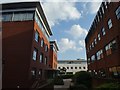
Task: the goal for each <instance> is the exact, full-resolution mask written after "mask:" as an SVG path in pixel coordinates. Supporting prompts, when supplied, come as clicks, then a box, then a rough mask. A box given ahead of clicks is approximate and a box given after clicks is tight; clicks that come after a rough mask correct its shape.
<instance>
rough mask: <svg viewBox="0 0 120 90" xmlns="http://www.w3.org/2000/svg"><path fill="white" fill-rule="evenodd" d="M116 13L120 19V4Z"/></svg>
mask: <svg viewBox="0 0 120 90" xmlns="http://www.w3.org/2000/svg"><path fill="white" fill-rule="evenodd" d="M115 14H116V16H117V19H120V6H119V7H118V8H117V10H116V11H115Z"/></svg>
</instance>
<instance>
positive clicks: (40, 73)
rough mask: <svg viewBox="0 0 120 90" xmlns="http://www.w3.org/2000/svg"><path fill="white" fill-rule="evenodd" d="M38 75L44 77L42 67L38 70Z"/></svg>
mask: <svg viewBox="0 0 120 90" xmlns="http://www.w3.org/2000/svg"><path fill="white" fill-rule="evenodd" d="M38 75H39V77H42V69H40V70H39V71H38Z"/></svg>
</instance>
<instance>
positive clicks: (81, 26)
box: [3, 0, 101, 60]
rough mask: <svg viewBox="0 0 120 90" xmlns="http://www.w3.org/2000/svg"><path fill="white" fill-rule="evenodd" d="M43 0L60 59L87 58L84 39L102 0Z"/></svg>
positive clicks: (52, 38) (6, 0) (5, 0)
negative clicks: (84, 0)
mask: <svg viewBox="0 0 120 90" xmlns="http://www.w3.org/2000/svg"><path fill="white" fill-rule="evenodd" d="M11 1H17V0H11ZM21 1H36V0H21ZM37 1H39V0H37ZM42 1H43V2H42V7H43V10H44V12H45V15H46V17H47V20H48V22H49V25H50V27H51V29H52V32H53V36H52V37H51V40H56V41H57V43H58V46H59V52H58V60H67V59H70V60H72V59H78V58H82V59H86V52H85V43H84V39H85V37H86V35H87V33H88V30H89V28H90V25H91V23H92V21H93V19H94V17H95V15H96V12H97V10H98V8H99V6H100V3H101V2H100V0H87V1H86V2H83V1H82V0H42ZM88 1H90V2H88ZM91 1H92V2H91ZM3 2H8V0H4V1H3ZM9 2H10V1H9ZM17 2H18V1H17Z"/></svg>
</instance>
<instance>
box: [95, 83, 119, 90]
mask: <svg viewBox="0 0 120 90" xmlns="http://www.w3.org/2000/svg"><path fill="white" fill-rule="evenodd" d="M103 89H107V90H120V83H117V82H116V83H105V84H102V85H100V86H98V87H97V90H103Z"/></svg>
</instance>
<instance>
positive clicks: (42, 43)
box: [41, 39, 44, 47]
mask: <svg viewBox="0 0 120 90" xmlns="http://www.w3.org/2000/svg"><path fill="white" fill-rule="evenodd" d="M41 47H44V40H43V39H42V40H41Z"/></svg>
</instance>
